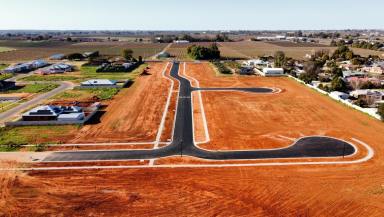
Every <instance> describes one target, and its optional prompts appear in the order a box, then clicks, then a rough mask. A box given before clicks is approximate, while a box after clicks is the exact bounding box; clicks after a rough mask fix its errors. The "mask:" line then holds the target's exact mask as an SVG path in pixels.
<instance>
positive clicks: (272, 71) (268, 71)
mask: <svg viewBox="0 0 384 217" xmlns="http://www.w3.org/2000/svg"><path fill="white" fill-rule="evenodd" d="M262 75H263V76H266V77H270V76H282V75H284V69H283V68H264V69H263V71H262Z"/></svg>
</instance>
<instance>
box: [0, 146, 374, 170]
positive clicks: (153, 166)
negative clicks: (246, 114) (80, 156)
mask: <svg viewBox="0 0 384 217" xmlns="http://www.w3.org/2000/svg"><path fill="white" fill-rule="evenodd" d="M352 140H353V141H355V142H357V143H359V144H360V145H362V146H364V147H365V148H366V149H367V151H368V154H367V155H366V156H365V157H364V158H361V159H357V160H351V161H319V162H285V163H279V162H274V163H244V164H184V165H181V164H179V165H148V166H84V167H81V166H80V167H45V168H0V171H51V170H100V169H145V168H173V169H177V168H225V167H272V166H299V165H351V164H358V163H364V162H367V161H369V160H370V159H372V158H373V157H374V155H375V152H374V150H373V149H372V148H371V147H370V146H369V145H368V144H366V143H364V142H363V141H361V140H358V139H356V138H352ZM249 160H252V159H249ZM130 161H131V160H130Z"/></svg>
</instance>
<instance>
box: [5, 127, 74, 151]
mask: <svg viewBox="0 0 384 217" xmlns="http://www.w3.org/2000/svg"><path fill="white" fill-rule="evenodd" d="M78 127H79V126H74V125H71V126H70V125H68V126H26V127H3V128H0V152H10V151H18V150H20V149H21V148H22V147H21V146H22V145H27V144H36V145H38V146H36V147H34V148H31V149H30V150H29V151H39V149H41V148H43V147H39V145H41V144H49V143H61V141H60V140H59V138H60V137H61V136H66V135H68V134H69V133H71V132H74V131H76V130H77V129H78Z"/></svg>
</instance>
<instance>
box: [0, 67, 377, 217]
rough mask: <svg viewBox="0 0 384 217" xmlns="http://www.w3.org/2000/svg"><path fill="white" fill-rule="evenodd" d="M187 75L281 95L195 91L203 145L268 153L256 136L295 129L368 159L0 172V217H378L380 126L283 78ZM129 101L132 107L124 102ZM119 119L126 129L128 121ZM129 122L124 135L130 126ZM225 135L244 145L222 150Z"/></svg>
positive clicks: (192, 70)
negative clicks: (343, 143)
mask: <svg viewBox="0 0 384 217" xmlns="http://www.w3.org/2000/svg"><path fill="white" fill-rule="evenodd" d="M152 68H155V67H152ZM160 68H161V67H160V66H159V69H160ZM187 74H188V75H189V76H194V77H196V78H197V79H198V80H199V81H200V84H201V86H203V87H207V86H217V87H228V86H234V87H254V86H276V87H281V88H282V89H283V90H284V91H283V93H281V94H280V95H269V96H262V95H254V96H252V94H251V95H250V94H242V93H226V94H224V93H206V92H204V93H203V100H204V103H205V104H204V105H205V110H206V114H207V118H208V124H209V130H210V133H211V139H212V141H213V142H215V141H217V144H216V143H212V144H209V145H207V146H205V147H206V148H213V147H217V148H218V149H232V148H236V149H238V148H245V147H246V145H248V144H252V145H254V146H252V148H261V147H272V146H269V145H268V144H271V143H270V142H272V141H273V142H276V141H278V140H273V139H272V138H270V140H269V142H268V144H267V143H260V142H259V140H262V138H263V137H260V136H258V135H257V134H258V132H261V133H263V132H266V131H269V132H270V135H274V133H275V132H279V133H287V134H284V135H289V136H292V137H293V136H295V135H298V134H297V133H298V132H299V131H302V132H303V135H306V134H307V133H310V134H312V133H318V134H321V133H324V134H331V135H336V136H340V137H342V138H344V137H351V136H353V137H355V138H359V139H361V140H363V141H364V142H367V143H368V144H370V145H371V146H372V147H373V148H374V149H375V152H376V155H375V157H374V159H372V160H370V161H369V162H366V163H361V164H353V165H312V166H308V165H307V166H274V167H234V168H231V167H223V168H146V169H125V170H88V171H87V170H85V171H47V172H31V173H16V172H9V173H1V175H0V176H1V177H0V185H1V186H0V187H1V189H2V191H1V193H0V195H1V197H0V198H1V201H0V215H16V216H17V215H23V214H28V215H30V216H39V215H40V216H41V215H43V214H44V215H62V216H72V215H76V216H79V215H80V216H92V215H94V214H95V213H102V215H104V216H196V215H199V216H343V217H344V216H351V217H352V216H353V217H354V216H382V214H383V213H384V206H383V204H382V201H383V200H384V187H383V186H384V182H383V180H384V172H383V170H382V167H383V160H384V159H383V156H384V147H383V146H382V144H383V143H384V138H383V135H384V126H383V124H382V123H380V122H378V121H375V120H373V119H371V118H369V117H368V116H365V115H363V114H361V113H359V112H356V111H354V110H350V109H348V108H346V107H344V106H342V105H340V104H337V103H335V102H333V101H331V100H330V99H328V98H325V97H323V96H321V95H319V94H317V93H315V92H312V91H311V90H308V89H306V88H305V87H304V86H301V85H299V84H297V83H295V82H294V81H291V80H288V79H286V78H256V77H216V76H214V73H213V72H212V69H211V68H210V67H209V66H208V65H206V64H200V65H197V64H188V66H187ZM140 79H141V78H140ZM140 79H139V81H138V82H142V83H141V84H142V85H144V87H148V86H146V85H145V84H147V83H150V81H152V80H151V78H145V79H149V81H146V80H144V81H140ZM156 80H158V79H156ZM152 82H153V81H152ZM155 85H156V86H157V83H156V82H155ZM157 89H159V88H157ZM142 91H144V92H145V93H147V94H148V93H149V92H147V91H145V90H142ZM159 92H163V91H159ZM137 93H141V92H140V91H139V92H137ZM195 95H196V94H195ZM125 96H126V97H128V96H132V95H130V94H129V93H127V94H126V95H125ZM157 97H158V96H157ZM151 98H152V97H151ZM130 99H132V100H133V102H135V101H139V100H138V99H136V98H135V97H134V96H132V97H131V98H130ZM153 99H155V98H153ZM211 100H212V101H211ZM141 101H144V102H145V101H146V99H144V100H141ZM158 101H159V100H158ZM151 102H152V103H153V102H154V101H151ZM194 102H196V101H194ZM116 103H118V102H117V101H116ZM216 104H217V105H216ZM257 104H260V105H257ZM119 105H122V104H119ZM124 105H125V104H124ZM134 105H140V104H129V105H128V104H126V105H125V106H124V107H125V108H128V109H127V110H126V111H123V112H124V115H125V114H128V113H131V109H130V108H132V107H133V108H144V109H147V106H145V105H140V106H134ZM151 106H152V107H156V108H157V110H160V109H159V108H161V106H158V105H151ZM115 108H116V109H118V106H116V107H115ZM143 113H147V114H146V115H145V118H148V117H154V116H152V113H149V115H148V111H146V112H143ZM253 113H255V114H253ZM124 115H123V116H124ZM120 117H121V115H120ZM124 117H125V118H124V120H126V121H127V123H128V122H129V121H130V119H131V118H130V117H129V116H124ZM136 117H137V116H136ZM236 118H237V120H236ZM150 119H152V118H150ZM253 119H255V120H253ZM153 120H155V119H153ZM156 120H157V118H156ZM239 120H240V121H239ZM143 121H144V122H146V119H144V117H142V118H136V123H141V122H143ZM107 122H108V121H107ZM107 122H106V123H107ZM296 122H297V123H296ZM136 123H133V125H135V126H134V128H133V129H138V126H136ZM148 126H149V125H148ZM288 126H290V127H289V128H287V127H288ZM95 127H96V126H95ZM91 128H92V127H91ZM264 128H266V130H265V129H264ZM307 128H308V129H307ZM317 128H319V129H317ZM102 129H105V130H107V131H108V130H109V128H108V127H107V128H100V132H102ZM145 129H149V128H147V127H145ZM90 130H91V131H90V132H94V131H92V129H90ZM119 130H120V129H117V130H116V132H118V134H120V135H125V134H126V133H127V134H128V132H130V131H125V132H122V131H119ZM255 132H256V133H255ZM81 133H87V132H84V131H83V132H81ZM236 133H240V134H241V135H242V136H238V135H235V134H236ZM246 133H247V134H246ZM137 134H138V135H140V133H139V132H138V133H137ZM149 134H151V133H149ZM152 134H153V133H152ZM226 134H228V135H231V137H228V136H226ZM95 135H96V134H95ZM99 136H107V137H108V136H109V134H108V133H105V134H103V135H101V134H100V135H99ZM298 136H301V135H298ZM218 137H220V138H218ZM221 137H224V138H221ZM232 137H234V138H237V139H238V140H239V141H240V140H241V141H243V140H244V141H248V142H250V143H232V141H234V139H233V138H232ZM224 140H227V141H224ZM264 141H268V139H266V140H264ZM283 143H284V142H281V143H280V145H283ZM128 163H130V162H128ZM132 163H137V162H134V161H133V162H132ZM84 180H85V181H84ZM148 180H149V181H148ZM25 201H28V203H25Z"/></svg>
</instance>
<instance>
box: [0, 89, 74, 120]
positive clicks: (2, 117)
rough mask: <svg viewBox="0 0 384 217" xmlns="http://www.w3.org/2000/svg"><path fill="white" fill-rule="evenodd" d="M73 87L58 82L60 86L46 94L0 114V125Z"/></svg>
mask: <svg viewBox="0 0 384 217" xmlns="http://www.w3.org/2000/svg"><path fill="white" fill-rule="evenodd" d="M72 87H73V84H72V83H70V82H60V86H59V87H57V88H55V89H53V90H51V91H49V92H47V93H43V94H40V95H38V96H36V97H34V98H32V99H31V100H28V101H27V102H25V103H23V104H21V105H18V106H16V107H14V108H12V109H9V110H7V111H5V112H2V113H0V124H4V122H6V121H9V120H10V119H11V118H13V117H14V116H16V115H18V114H19V113H20V112H22V111H24V110H26V109H28V108H29V107H32V106H36V105H38V104H39V103H41V102H42V101H44V100H46V99H49V98H51V97H52V96H55V95H56V94H59V93H61V92H63V91H64V90H67V89H70V88H72Z"/></svg>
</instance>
